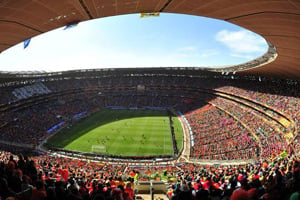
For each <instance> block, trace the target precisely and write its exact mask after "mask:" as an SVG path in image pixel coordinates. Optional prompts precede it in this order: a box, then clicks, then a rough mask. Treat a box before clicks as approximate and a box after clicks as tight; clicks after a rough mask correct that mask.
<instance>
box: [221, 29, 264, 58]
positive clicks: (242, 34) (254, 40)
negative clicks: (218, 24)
mask: <svg viewBox="0 0 300 200" xmlns="http://www.w3.org/2000/svg"><path fill="white" fill-rule="evenodd" d="M216 40H217V41H219V42H222V43H223V44H225V45H226V46H227V47H228V48H229V49H230V50H231V51H232V52H234V53H239V54H241V53H247V54H251V53H264V51H266V41H265V40H264V39H263V38H262V37H259V36H258V35H256V34H255V33H252V32H250V31H246V30H240V31H228V30H222V31H219V32H218V33H217V34H216Z"/></svg>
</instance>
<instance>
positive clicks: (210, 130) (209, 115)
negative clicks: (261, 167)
mask: <svg viewBox="0 0 300 200" xmlns="http://www.w3.org/2000/svg"><path fill="white" fill-rule="evenodd" d="M185 116H186V118H187V120H188V121H189V124H190V126H191V128H192V131H193V135H194V143H195V145H194V146H193V147H191V157H194V158H198V159H210V160H233V159H251V158H255V157H256V152H257V148H258V145H257V143H256V142H255V140H254V139H253V138H252V137H251V136H250V134H249V132H248V131H247V130H246V129H245V128H244V127H243V126H242V125H241V124H240V123H239V122H238V121H236V120H234V119H233V118H232V117H231V116H229V115H228V114H226V113H225V112H223V111H222V110H219V109H217V108H216V107H214V106H211V105H207V106H204V107H202V108H200V109H197V110H193V111H191V112H189V113H188V114H186V115H185Z"/></svg>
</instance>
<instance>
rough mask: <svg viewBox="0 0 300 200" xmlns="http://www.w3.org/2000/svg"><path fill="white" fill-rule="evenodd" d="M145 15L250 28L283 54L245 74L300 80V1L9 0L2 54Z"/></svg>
mask: <svg viewBox="0 0 300 200" xmlns="http://www.w3.org/2000/svg"><path fill="white" fill-rule="evenodd" d="M144 12H148V13H149V12H169V13H182V14H191V15H198V16H205V17H211V18H217V19H221V20H225V21H228V22H231V23H234V24H237V25H240V26H242V27H244V28H247V29H249V30H251V31H253V32H256V33H258V34H260V35H262V36H263V37H264V38H265V39H266V40H267V41H268V42H270V43H271V44H272V45H274V46H275V48H276V51H277V53H278V56H277V58H276V59H275V61H273V62H271V63H269V64H267V65H264V66H262V67H259V68H253V69H249V70H246V71H244V73H248V74H255V75H266V76H268V75H271V76H278V77H290V78H296V79H300V1H299V0H247V1H245V0H235V1H233V0H209V1H207V0H17V1H16V0H3V1H1V2H0V52H1V51H3V50H5V49H7V48H9V47H11V46H13V45H15V44H17V43H19V42H22V41H24V40H25V39H27V38H31V37H33V36H36V35H39V34H41V33H45V32H47V31H50V30H53V29H55V28H59V27H62V26H66V25H69V24H72V23H77V22H81V21H86V20H90V19H95V18H101V17H106V16H115V15H121V14H129V13H144Z"/></svg>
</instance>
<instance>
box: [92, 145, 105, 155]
mask: <svg viewBox="0 0 300 200" xmlns="http://www.w3.org/2000/svg"><path fill="white" fill-rule="evenodd" d="M91 152H92V153H100V154H105V153H106V146H105V145H92V149H91Z"/></svg>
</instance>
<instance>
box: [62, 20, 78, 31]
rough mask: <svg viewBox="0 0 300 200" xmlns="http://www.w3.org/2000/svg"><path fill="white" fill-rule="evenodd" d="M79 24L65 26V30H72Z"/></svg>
mask: <svg viewBox="0 0 300 200" xmlns="http://www.w3.org/2000/svg"><path fill="white" fill-rule="evenodd" d="M78 24H79V22H73V23H70V24H68V25H66V26H65V28H64V30H67V29H70V28H74V27H76V26H77V25H78Z"/></svg>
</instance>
